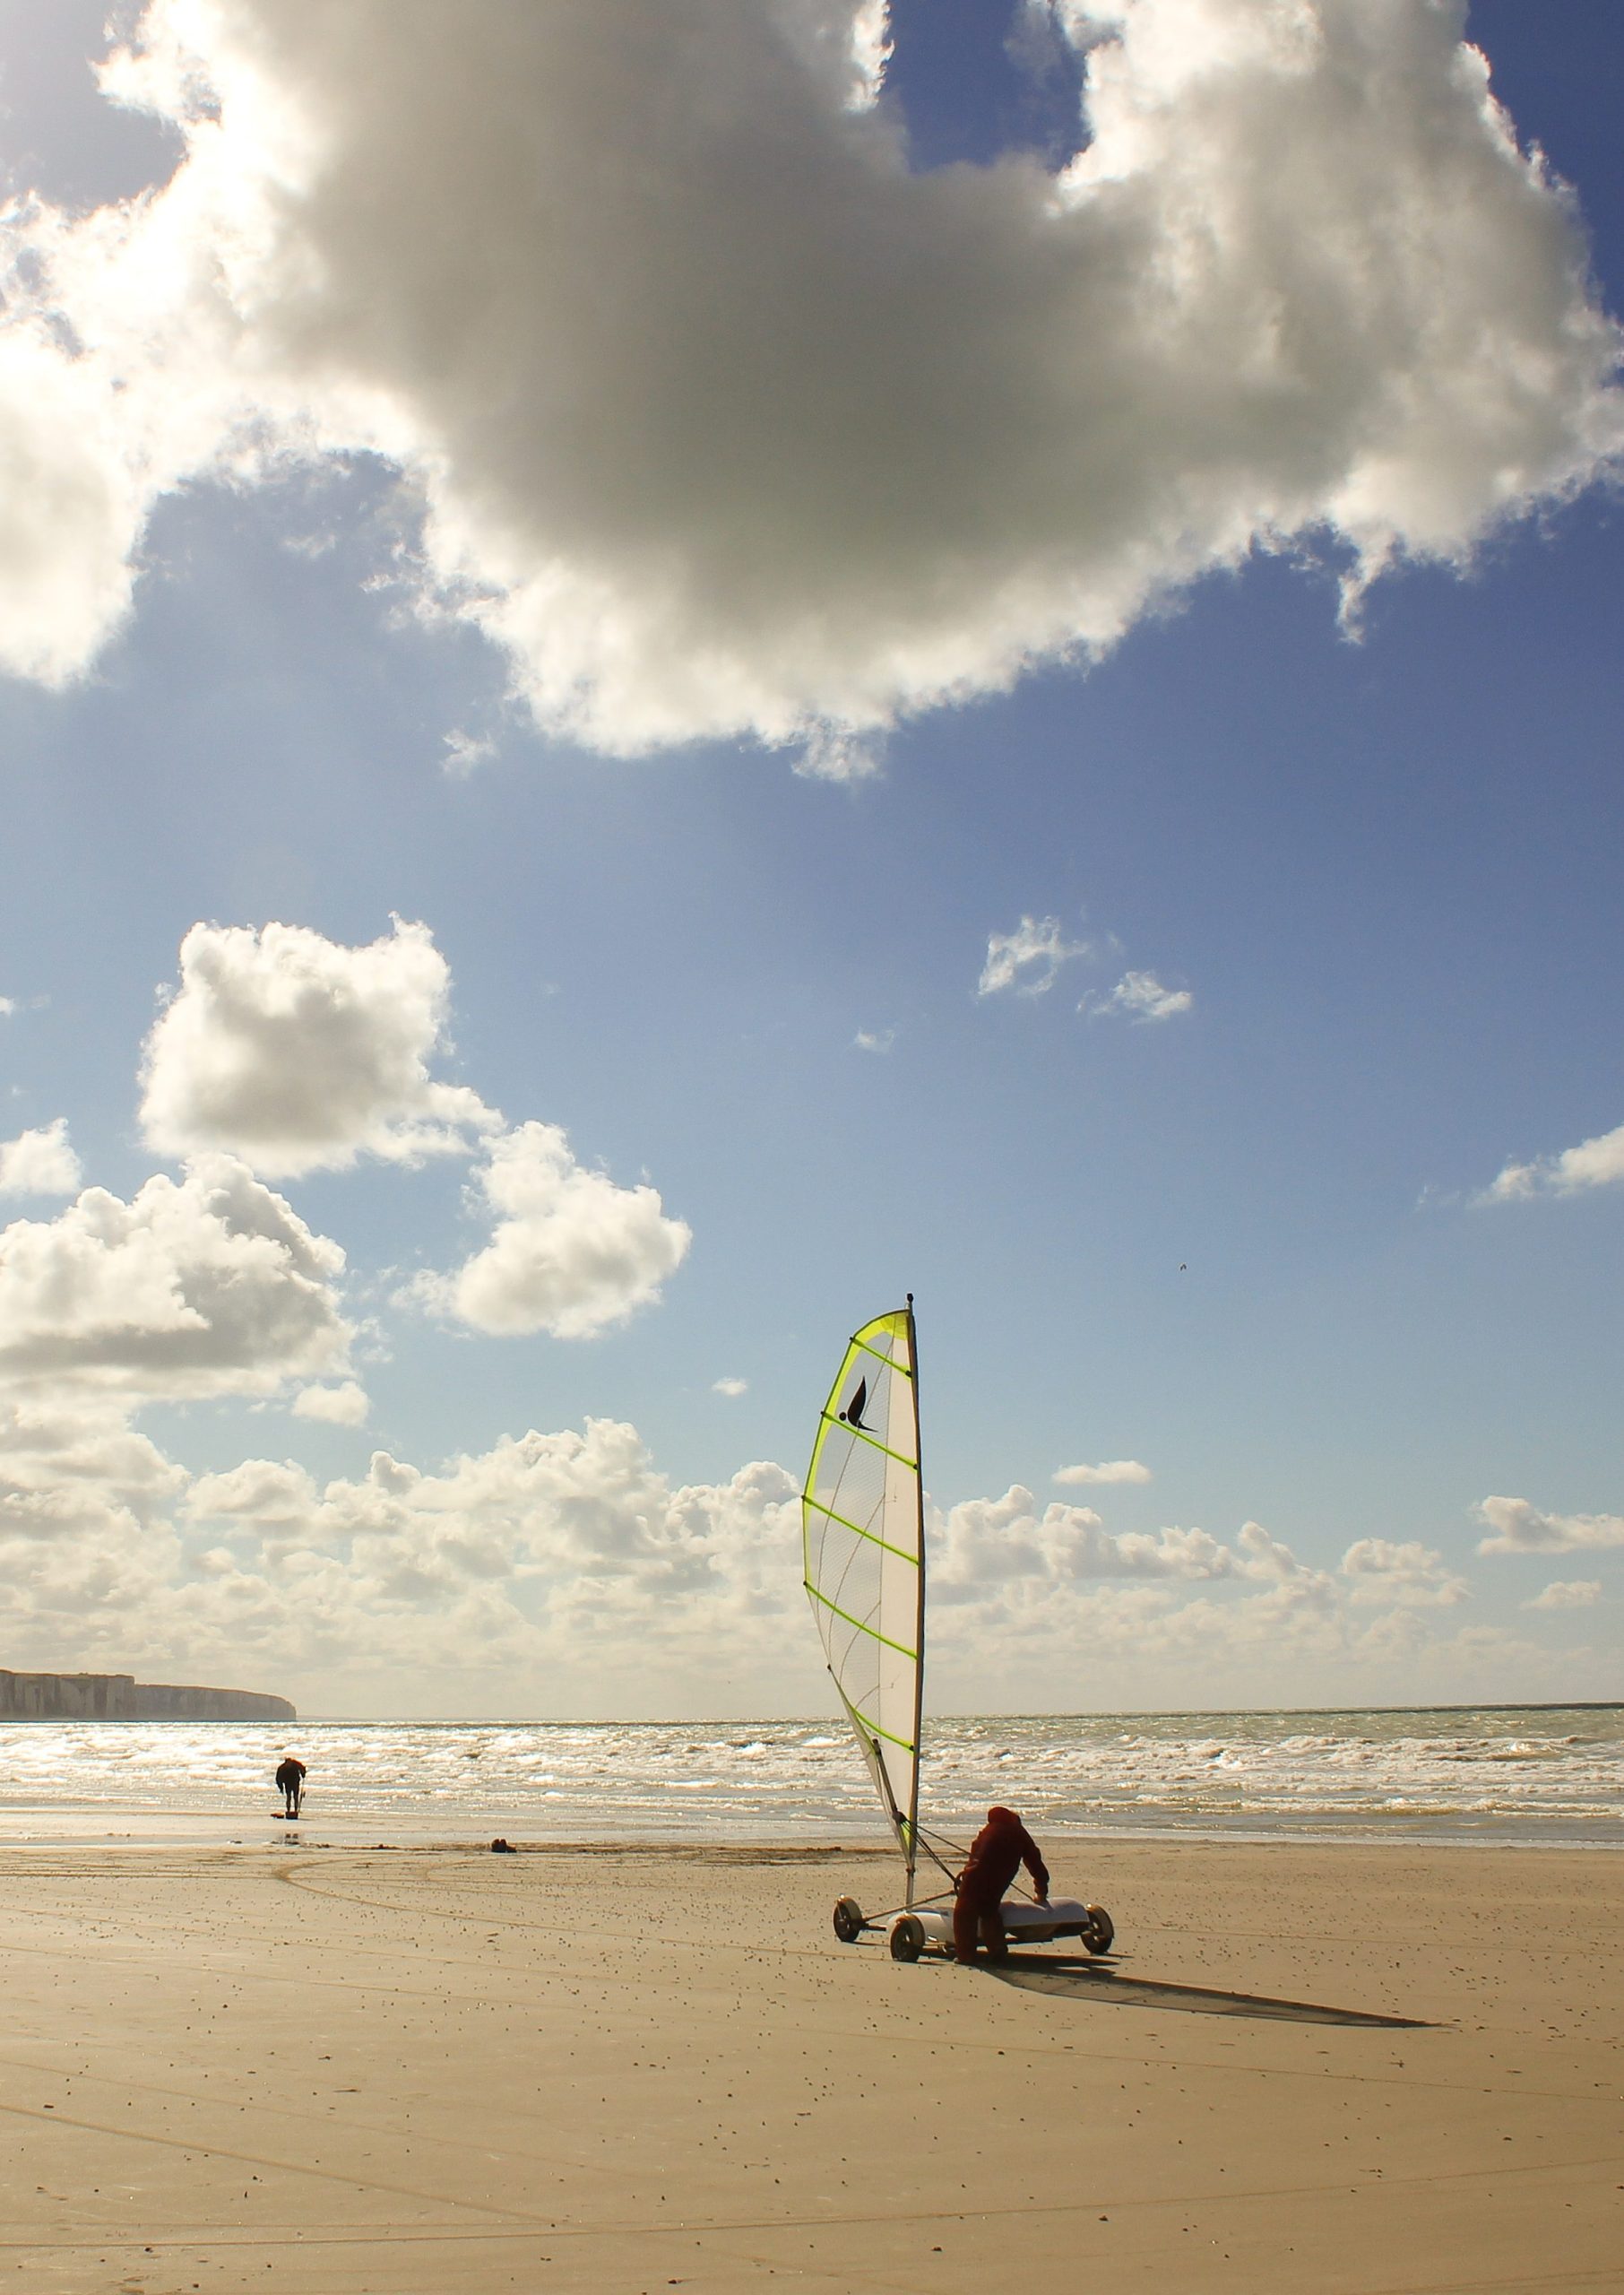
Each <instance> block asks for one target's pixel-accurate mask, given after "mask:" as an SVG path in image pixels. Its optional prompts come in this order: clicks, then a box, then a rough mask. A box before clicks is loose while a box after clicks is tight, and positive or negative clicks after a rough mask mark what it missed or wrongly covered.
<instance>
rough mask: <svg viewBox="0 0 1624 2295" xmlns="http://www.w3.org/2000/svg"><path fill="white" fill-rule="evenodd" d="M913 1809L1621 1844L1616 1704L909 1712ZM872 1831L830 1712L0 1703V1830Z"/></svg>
mask: <svg viewBox="0 0 1624 2295" xmlns="http://www.w3.org/2000/svg"><path fill="white" fill-rule="evenodd" d="M926 1746H927V1751H926V1758H925V1762H924V1764H923V1769H922V1806H923V1809H924V1811H925V1812H926V1813H927V1814H928V1815H929V1821H930V1823H932V1824H933V1825H935V1826H937V1827H938V1828H939V1829H940V1831H941V1832H943V1833H945V1834H946V1835H948V1836H950V1837H952V1836H957V1837H958V1838H961V1839H962V1838H963V1837H964V1836H965V1835H967V1834H968V1833H969V1832H972V1831H973V1830H974V1827H975V1825H976V1824H977V1823H979V1822H980V1814H981V1813H982V1812H983V1811H984V1810H985V1809H986V1807H987V1805H988V1804H989V1802H991V1801H1000V1800H1001V1801H1007V1802H1009V1803H1011V1804H1013V1805H1014V1806H1015V1807H1017V1808H1019V1809H1020V1811H1021V1813H1022V1814H1023V1815H1024V1816H1025V1817H1026V1819H1027V1820H1028V1822H1029V1823H1032V1824H1033V1825H1035V1826H1039V1827H1043V1826H1047V1827H1049V1828H1050V1830H1051V1831H1052V1830H1056V1829H1069V1830H1075V1831H1090V1832H1138V1833H1162V1834H1165V1833H1194V1834H1205V1835H1207V1836H1209V1837H1210V1836H1221V1835H1222V1836H1229V1837H1232V1838H1247V1837H1252V1838H1257V1837H1265V1836H1271V1835H1292V1836H1295V1837H1298V1838H1305V1837H1306V1838H1321V1839H1335V1838H1369V1836H1371V1835H1378V1836H1387V1837H1391V1838H1395V1839H1396V1838H1408V1839H1413V1840H1478V1841H1551V1842H1556V1841H1563V1842H1576V1843H1585V1844H1594V1845H1596V1846H1604V1847H1620V1846H1624V1706H1620V1705H1610V1706H1567V1707H1553V1706H1542V1707H1528V1706H1521V1707H1518V1706H1510V1707H1493V1706H1484V1707H1473V1708H1466V1707H1459V1708H1449V1709H1447V1710H1439V1709H1421V1710H1410V1711H1390V1710H1369V1711H1361V1712H1335V1711H1330V1712H1322V1713H1310V1712H1302V1713H1137V1714H1081V1715H1063V1716H1057V1715H1043V1716H1038V1717H1029V1716H1028V1717H1023V1716H1010V1715H987V1716H981V1717H979V1718H974V1717H972V1718H960V1719H946V1718H944V1719H934V1718H933V1719H929V1721H928V1725H927V1732H926ZM284 1750H290V1751H293V1752H295V1753H297V1754H298V1755H299V1757H300V1758H301V1759H302V1760H303V1761H304V1762H306V1763H307V1766H308V1769H309V1773H310V1774H309V1786H308V1791H307V1800H306V1805H305V1812H304V1817H303V1820H302V1822H301V1823H300V1825H299V1826H298V1837H299V1838H300V1839H301V1840H333V1841H335V1842H346V1843H352V1842H366V1843H368V1844H371V1843H374V1842H376V1843H388V1844H393V1843H394V1842H397V1841H419V1840H488V1839H490V1838H491V1837H493V1836H494V1835H496V1834H498V1833H501V1834H505V1835H506V1836H508V1837H510V1838H514V1839H523V1840H557V1841H571V1840H583V1841H584V1840H651V1841H653V1840H682V1841H701V1842H702V1841H709V1840H718V1841H721V1840H731V1841H738V1840H783V1841H808V1842H811V1841H841V1842H843V1843H846V1844H850V1845H858V1844H860V1843H864V1842H870V1841H873V1842H877V1841H879V1840H882V1839H883V1838H884V1831H883V1824H882V1821H881V1819H880V1816H879V1813H878V1811H877V1806H876V1803H875V1798H874V1794H873V1791H872V1788H871V1787H870V1785H869V1782H868V1776H867V1773H866V1771H865V1770H864V1768H863V1765H862V1762H861V1760H860V1756H859V1754H858V1753H857V1750H856V1748H855V1746H854V1745H853V1744H852V1742H851V1738H850V1736H848V1735H847V1734H846V1733H845V1732H844V1730H843V1729H842V1728H840V1727H839V1726H838V1725H837V1724H835V1723H834V1722H833V1721H816V1720H812V1721H760V1722H736V1721H730V1722H697V1721H680V1722H656V1721H646V1722H488V1723H487V1722H473V1721H462V1722H426V1721H301V1722H298V1723H272V1724H269V1725H267V1724H263V1723H246V1722H222V1721H215V1722H209V1721H203V1722H197V1721H163V1722H134V1721H125V1722H93V1721H79V1722H57V1721H13V1722H6V1723H0V1840H9V1841H13V1842H15V1841H52V1840H85V1841H90V1840H125V1841H135V1842H143V1841H145V1842H153V1843H157V1842H161V1841H177V1840H179V1841H186V1840H199V1841H202V1840H209V1841H232V1840H240V1841H245V1842H260V1841H263V1840H269V1839H275V1838H286V1837H287V1836H288V1835H289V1832H291V1831H292V1830H293V1829H292V1828H289V1827H288V1826H285V1825H284V1824H282V1823H279V1822H276V1821H275V1820H274V1818H273V1812H274V1811H275V1810H276V1809H277V1808H278V1807H279V1806H280V1802H281V1797H280V1795H279V1794H277V1793H276V1791H275V1790H274V1788H273V1786H272V1772H273V1771H274V1770H275V1767H276V1764H277V1762H278V1761H279V1760H280V1759H281V1755H282V1754H283V1752H284Z"/></svg>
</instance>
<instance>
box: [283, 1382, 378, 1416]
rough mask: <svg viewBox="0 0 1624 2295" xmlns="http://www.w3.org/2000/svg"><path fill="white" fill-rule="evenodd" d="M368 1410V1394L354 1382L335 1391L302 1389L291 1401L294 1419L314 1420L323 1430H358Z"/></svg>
mask: <svg viewBox="0 0 1624 2295" xmlns="http://www.w3.org/2000/svg"><path fill="white" fill-rule="evenodd" d="M370 1408H371V1405H370V1403H369V1402H368V1401H367V1390H366V1389H365V1388H364V1387H361V1386H358V1384H357V1382H356V1381H355V1380H353V1379H343V1380H341V1381H340V1382H339V1384H338V1385H337V1386H334V1387H301V1388H300V1389H299V1390H298V1394H296V1395H295V1396H294V1398H293V1416H295V1418H314V1419H315V1420H316V1421H317V1422H318V1423H319V1424H320V1425H324V1426H361V1425H365V1424H366V1419H367V1411H368V1410H369V1409H370Z"/></svg>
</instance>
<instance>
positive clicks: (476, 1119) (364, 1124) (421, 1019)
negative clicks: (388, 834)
mask: <svg viewBox="0 0 1624 2295" xmlns="http://www.w3.org/2000/svg"><path fill="white" fill-rule="evenodd" d="M450 989H451V974H450V971H449V969H448V967H447V966H446V963H445V957H443V956H442V955H441V954H440V952H439V950H438V949H437V948H436V947H435V945H434V939H433V935H432V934H431V933H430V932H429V931H428V927H427V926H426V925H422V924H404V923H402V922H401V921H400V919H399V918H396V920H395V922H394V929H393V932H391V933H388V934H386V935H385V936H384V938H383V939H382V940H374V941H373V942H372V943H371V944H370V945H369V946H368V947H366V948H345V947H343V946H341V944H340V943H338V942H337V941H333V940H327V939H325V938H324V936H323V935H322V934H321V933H319V932H315V931H310V930H309V929H308V928H307V927H306V926H304V925H299V924H267V925H266V926H265V927H264V929H263V931H251V930H249V929H248V928H247V927H246V926H243V925H225V926H221V925H218V924H194V926H193V927H192V930H191V931H189V932H188V933H187V934H186V939H185V940H183V941H182V942H181V944H180V986H179V989H178V990H177V992H176V994H175V995H174V997H173V998H172V999H171V1000H170V1001H169V1003H168V1005H167V1007H166V1008H165V1009H164V1010H163V1012H162V1013H161V1014H160V1017H159V1018H158V1020H157V1022H156V1024H155V1025H154V1026H153V1029H152V1032H151V1035H150V1036H149V1037H148V1039H147V1044H146V1052H145V1059H144V1063H143V1085H144V1091H143V1099H142V1107H141V1115H142V1124H143V1130H144V1131H145V1134H146V1137H147V1140H148V1142H149V1144H150V1145H151V1147H153V1148H157V1149H159V1150H160V1152H161V1153H166V1154H169V1155H177V1156H188V1155H194V1154H195V1153H197V1152H198V1151H199V1150H200V1149H205V1148H226V1149H229V1151H230V1152H231V1153H232V1154H234V1155H238V1156H242V1157H243V1158H244V1159H245V1161H246V1162H248V1163H251V1164H252V1165H254V1166H255V1169H256V1170H259V1171H262V1172H267V1173H276V1174H281V1173H300V1172H308V1171H315V1170H321V1169H326V1170H335V1169H336V1170H341V1169H343V1168H344V1167H345V1166H347V1165H350V1164H353V1163H354V1161H355V1160H356V1157H357V1156H358V1155H360V1154H361V1153H362V1152H363V1151H364V1152H366V1153H367V1154H369V1155H374V1156H384V1157H386V1158H390V1159H393V1160H394V1161H396V1162H412V1161H415V1160H417V1159H419V1157H422V1156H430V1155H442V1154H447V1153H450V1154H454V1155H466V1154H468V1153H469V1152H470V1147H471V1137H472V1138H474V1139H477V1138H478V1137H479V1135H480V1134H482V1133H484V1132H488V1131H491V1130H495V1129H496V1128H497V1126H498V1125H499V1124H500V1122H501V1118H500V1117H499V1116H498V1115H497V1114H495V1113H493V1112H492V1111H491V1110H490V1109H488V1108H487V1107H486V1106H485V1104H483V1102H482V1101H481V1100H480V1099H479V1095H478V1094H477V1093H475V1092H472V1091H471V1090H469V1089H468V1087H466V1086H464V1085H458V1084H446V1083H441V1082H436V1081H435V1080H434V1079H433V1078H431V1077H430V1075H429V1072H428V1063H429V1061H431V1059H433V1057H434V1056H435V1054H436V1052H442V1051H444V1050H445V1022H446V1013H447V1007H448V1003H449V998H450Z"/></svg>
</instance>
